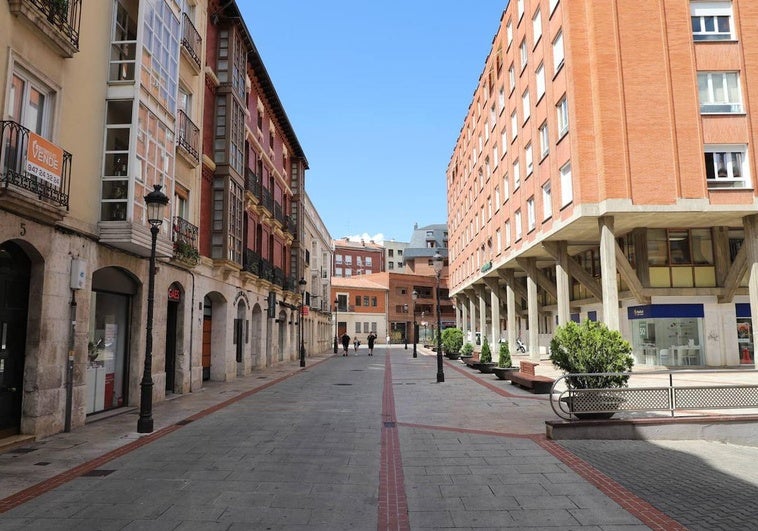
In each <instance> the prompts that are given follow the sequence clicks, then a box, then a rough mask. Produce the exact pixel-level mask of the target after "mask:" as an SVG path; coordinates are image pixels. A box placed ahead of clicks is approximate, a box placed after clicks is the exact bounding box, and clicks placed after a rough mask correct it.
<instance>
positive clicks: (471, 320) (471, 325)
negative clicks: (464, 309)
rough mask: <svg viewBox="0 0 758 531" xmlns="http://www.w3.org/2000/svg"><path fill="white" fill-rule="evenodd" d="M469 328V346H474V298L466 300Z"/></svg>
mask: <svg viewBox="0 0 758 531" xmlns="http://www.w3.org/2000/svg"><path fill="white" fill-rule="evenodd" d="M468 310H469V328H470V329H471V330H470V331H471V344H472V345H476V302H475V301H474V297H469V298H468Z"/></svg>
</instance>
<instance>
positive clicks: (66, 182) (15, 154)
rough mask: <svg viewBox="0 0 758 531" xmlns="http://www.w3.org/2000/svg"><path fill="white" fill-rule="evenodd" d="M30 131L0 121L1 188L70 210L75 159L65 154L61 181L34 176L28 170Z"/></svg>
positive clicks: (17, 124) (64, 152) (15, 124)
mask: <svg viewBox="0 0 758 531" xmlns="http://www.w3.org/2000/svg"><path fill="white" fill-rule="evenodd" d="M29 135H30V131H29V129H27V128H26V127H24V126H22V125H21V124H19V123H16V122H11V121H0V186H2V187H4V188H5V189H8V188H11V187H12V188H18V189H21V190H27V191H29V192H32V193H33V194H36V195H37V197H39V199H40V200H45V201H49V202H50V203H53V204H55V205H57V206H61V207H66V210H68V207H69V204H68V202H69V192H70V188H71V162H72V155H71V153H69V152H68V151H63V157H62V165H61V172H60V178H59V179H58V177H57V176H50V178H46V177H44V176H43V175H35V174H33V173H30V172H29V171H28V170H29V168H30V166H29V165H28V160H27V153H28V150H29Z"/></svg>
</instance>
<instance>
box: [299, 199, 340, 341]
mask: <svg viewBox="0 0 758 531" xmlns="http://www.w3.org/2000/svg"><path fill="white" fill-rule="evenodd" d="M304 199H305V201H304V202H303V214H304V226H303V237H302V238H301V241H302V242H303V249H304V251H305V256H304V260H305V267H306V268H307V269H308V270H310V273H309V276H306V277H305V278H306V280H307V282H308V283H307V285H306V291H305V305H306V306H308V315H305V316H303V320H304V321H305V347H306V352H323V351H325V350H328V349H330V348H331V347H332V337H333V335H334V334H333V331H332V322H331V305H330V302H329V301H331V300H332V296H331V290H330V281H331V271H332V267H331V265H332V258H333V257H332V237H331V236H330V235H329V231H328V230H327V228H326V225H324V222H323V221H322V220H321V216H319V214H318V211H317V210H316V208H315V207H314V206H313V203H312V202H311V200H310V197H309V196H308V194H307V193H306V194H305V195H304Z"/></svg>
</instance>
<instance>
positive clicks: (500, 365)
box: [492, 341, 519, 380]
mask: <svg viewBox="0 0 758 531" xmlns="http://www.w3.org/2000/svg"><path fill="white" fill-rule="evenodd" d="M512 363H513V361H511V349H510V347H509V346H508V342H507V341H503V342H502V343H500V349H499V351H498V358H497V367H493V368H492V372H494V373H495V376H497V377H498V379H500V380H510V379H511V373H514V372H516V371H518V370H519V369H518V367H512V366H511V365H512Z"/></svg>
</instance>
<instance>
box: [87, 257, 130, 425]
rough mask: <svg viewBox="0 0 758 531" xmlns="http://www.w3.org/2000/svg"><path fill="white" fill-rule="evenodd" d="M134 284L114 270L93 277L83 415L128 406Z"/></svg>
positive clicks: (122, 271)
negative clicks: (84, 412) (130, 331)
mask: <svg viewBox="0 0 758 531" xmlns="http://www.w3.org/2000/svg"><path fill="white" fill-rule="evenodd" d="M138 287H139V286H138V284H137V281H136V280H135V279H134V278H133V277H132V276H131V275H130V274H128V273H127V272H126V271H124V270H122V269H119V268H117V267H105V268H103V269H98V270H97V271H95V272H94V273H93V275H92V296H91V297H92V298H91V301H90V320H89V343H88V348H87V353H88V363H87V368H86V374H85V378H86V382H87V390H86V402H85V403H86V413H87V414H89V413H97V412H100V411H106V410H109V409H113V408H116V407H120V406H123V405H125V404H127V403H128V401H129V397H128V389H129V386H128V382H129V374H128V367H129V355H130V351H129V330H130V328H131V319H130V315H131V312H132V298H133V297H134V295H136V293H137V291H138Z"/></svg>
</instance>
